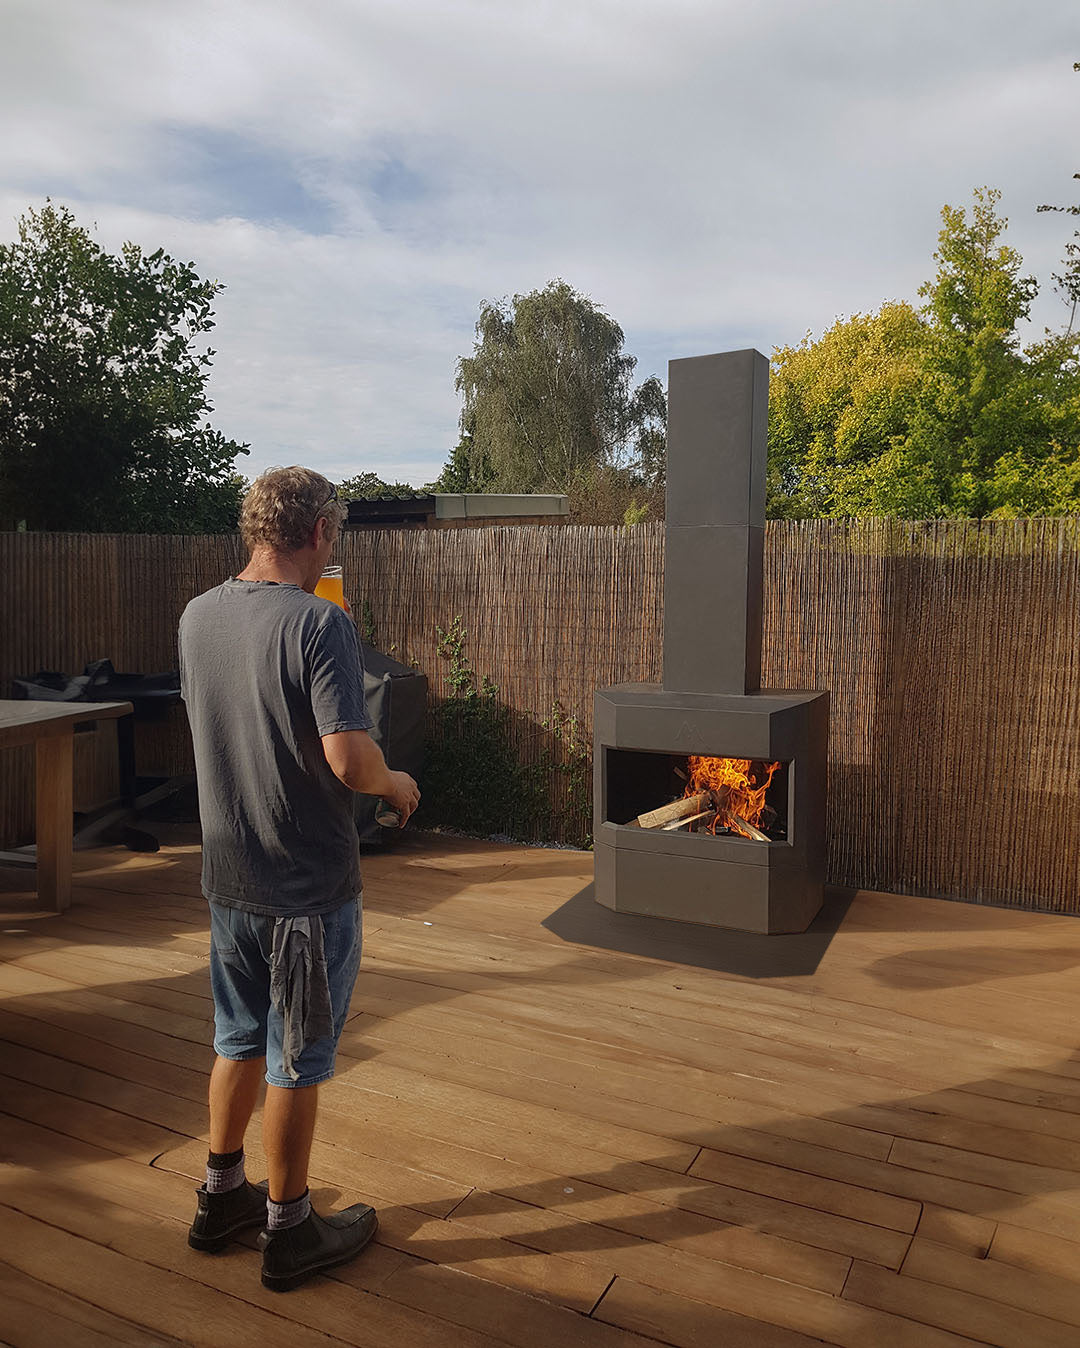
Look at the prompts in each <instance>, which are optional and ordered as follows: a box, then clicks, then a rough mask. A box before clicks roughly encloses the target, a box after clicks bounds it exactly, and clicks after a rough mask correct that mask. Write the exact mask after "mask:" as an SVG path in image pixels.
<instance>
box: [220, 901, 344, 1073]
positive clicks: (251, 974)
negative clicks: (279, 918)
mask: <svg viewBox="0 0 1080 1348" xmlns="http://www.w3.org/2000/svg"><path fill="white" fill-rule="evenodd" d="M318 920H319V921H321V922H322V924H323V946H324V949H325V951H326V970H327V974H328V976H329V984H330V1007H331V1011H332V1014H333V1021H334V1032H333V1034H332V1035H327V1036H326V1037H325V1038H322V1039H316V1040H315V1041H314V1042H312V1043H310V1044H305V1045H304V1050H303V1052H302V1053H301V1054H300V1056H299V1057H298V1058H296V1059H295V1061H294V1068H295V1070H296V1071H298V1072H299V1077H298V1078H297V1079H296V1080H294V1079H293V1078H292V1077H291V1076H288V1075H287V1074H286V1072H285V1071H284V1068H283V1066H282V1057H281V1035H282V1017H281V1013H280V1011H278V1010H277V1009H276V1008H275V1007H274V1006H273V1005H272V1004H271V1001H270V951H271V945H272V942H273V933H274V919H273V918H272V917H267V916H264V915H263V914H261V913H247V912H244V911H242V910H241V909H239V908H229V907H226V905H225V904H221V903H213V902H211V904H210V987H211V989H212V991H213V994H214V1052H215V1053H216V1054H217V1055H218V1056H219V1057H221V1058H231V1059H233V1060H234V1061H236V1062H243V1061H246V1060H247V1059H249V1058H265V1059H266V1080H267V1082H268V1083H269V1084H270V1085H271V1086H287V1087H292V1086H315V1085H317V1084H318V1083H319V1082H320V1081H329V1079H330V1078H331V1077H332V1076H333V1075H334V1060H335V1058H336V1057H337V1046H338V1040H339V1039H340V1038H341V1031H342V1030H343V1029H344V1028H345V1017H346V1016H347V1015H348V1014H349V1002H350V1001H351V999H352V990H353V984H354V983H355V982H356V975H357V973H358V972H359V971H360V954H361V949H362V946H363V915H362V909H361V903H360V899H359V898H357V899H352V900H350V901H349V902H348V903H344V904H342V906H341V907H340V908H335V909H334V911H333V912H330V913H324V914H323V915H322V917H321V918H320V919H318Z"/></svg>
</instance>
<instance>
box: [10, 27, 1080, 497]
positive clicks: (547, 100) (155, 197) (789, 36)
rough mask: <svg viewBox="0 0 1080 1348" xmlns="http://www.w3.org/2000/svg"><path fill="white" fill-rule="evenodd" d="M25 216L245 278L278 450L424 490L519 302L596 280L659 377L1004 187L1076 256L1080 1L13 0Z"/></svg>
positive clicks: (883, 294)
mask: <svg viewBox="0 0 1080 1348" xmlns="http://www.w3.org/2000/svg"><path fill="white" fill-rule="evenodd" d="M0 19H2V23H3V30H2V31H3V34H4V40H3V43H2V44H0V107H2V112H3V120H4V125H5V128H6V134H5V135H4V136H3V137H2V138H0V241H5V242H6V241H11V240H13V239H14V238H15V237H16V231H17V221H18V218H19V216H20V215H22V213H23V212H24V211H25V210H26V209H27V208H28V207H31V206H40V205H42V204H43V202H44V199H45V198H46V196H48V197H51V198H52V199H53V200H54V201H55V202H57V203H63V204H65V205H67V206H69V207H70V208H71V209H72V210H73V211H74V213H75V215H76V217H77V219H78V220H79V222H80V223H81V224H83V225H85V226H87V227H88V228H93V229H94V231H95V238H96V239H97V241H98V242H99V243H100V244H101V246H102V247H104V248H107V249H109V250H110V251H113V250H115V249H117V248H118V247H119V246H120V244H121V243H122V242H124V241H125V240H128V239H131V240H133V241H135V242H137V243H139V244H141V245H143V246H144V248H146V250H147V251H153V250H154V249H156V248H158V247H164V248H165V249H166V250H167V251H168V252H170V253H171V254H172V255H173V256H174V257H177V258H178V259H181V260H184V261H191V262H193V263H194V264H195V266H196V269H197V270H198V272H199V274H200V275H201V276H203V277H204V278H207V279H216V280H218V281H220V282H222V283H223V284H224V286H225V289H224V290H223V291H222V293H221V294H220V295H219V296H218V298H217V301H216V306H215V308H216V314H217V327H216V328H215V330H214V333H213V334H212V345H213V347H214V350H215V351H216V352H217V354H216V356H215V358H214V364H213V373H212V376H211V379H210V383H209V393H210V398H211V401H212V403H213V407H214V412H213V416H212V422H213V425H214V426H215V428H216V429H217V430H220V431H221V432H222V433H223V434H225V435H226V436H228V437H230V438H232V439H235V440H237V441H240V442H244V443H247V444H249V445H250V446H251V452H250V454H249V455H248V456H245V457H243V458H241V459H239V460H238V463H237V467H238V468H239V470H240V471H241V472H243V473H244V474H245V475H246V476H248V477H251V476H254V475H255V474H256V473H258V472H261V471H262V470H263V469H265V468H267V467H270V466H271V465H274V464H290V463H303V464H307V465H309V466H311V467H314V468H317V469H319V470H320V471H321V472H323V473H325V474H326V475H327V476H329V477H330V478H331V479H333V480H335V481H337V480H340V479H341V478H343V477H351V476H353V475H355V474H357V473H360V472H368V471H370V472H376V473H378V474H379V475H380V476H381V477H383V478H386V479H388V480H395V481H404V482H409V483H412V484H413V485H416V486H418V485H421V484H423V483H426V482H428V481H430V480H431V479H432V478H434V477H435V476H436V475H437V474H438V472H439V470H440V468H441V467H442V464H443V463H444V462H445V460H446V458H447V455H448V453H449V452H450V450H451V449H452V447H453V446H454V444H455V443H456V441H457V438H458V414H459V411H460V398H459V395H458V394H457V393H456V392H455V389H454V379H455V373H456V364H457V361H458V360H459V358H460V357H462V356H464V355H468V354H469V353H470V352H471V350H472V343H473V337H474V325H475V322H476V318H477V315H478V311H479V306H480V304H481V303H482V302H484V301H498V300H503V299H509V298H510V297H512V296H513V295H514V294H519V293H520V294H523V293H526V292H528V291H530V290H534V289H536V288H538V287H541V286H543V285H545V284H546V283H547V282H548V281H550V280H552V279H553V278H556V277H559V278H562V279H563V280H565V281H567V282H569V283H570V285H572V286H573V287H574V288H575V289H577V290H578V291H580V292H582V293H583V294H585V295H587V296H588V297H589V298H590V299H591V300H592V301H593V302H594V303H595V304H597V305H599V306H600V307H601V308H603V309H604V310H605V311H606V312H607V313H609V314H610V315H611V316H612V318H614V319H615V320H616V321H617V322H618V323H619V324H620V326H621V327H622V328H623V331H624V332H625V334H626V350H627V351H628V352H629V353H630V354H631V355H634V356H636V357H637V360H638V365H637V369H636V373H635V379H636V380H641V379H645V378H647V377H648V376H649V375H653V374H656V375H659V376H660V377H661V379H662V380H664V382H665V383H666V378H667V362H668V360H670V359H674V358H678V357H681V356H694V355H703V354H706V353H708V352H714V351H725V350H732V349H738V348H742V347H747V346H755V347H757V348H758V349H759V350H761V351H764V352H765V353H766V354H769V353H771V352H772V350H773V349H774V348H775V347H777V346H784V345H788V344H794V343H797V342H798V341H799V340H801V338H802V337H803V336H804V335H805V334H806V333H807V332H812V333H814V334H815V335H817V334H820V333H821V332H822V331H823V330H824V329H825V328H827V327H828V326H829V325H830V324H831V323H833V322H834V321H835V320H836V319H837V318H838V317H843V316H846V315H849V314H852V313H856V312H868V311H871V310H874V309H876V308H877V307H878V306H879V305H880V304H881V303H883V302H884V301H885V300H890V299H907V300H912V301H915V300H916V292H917V290H918V287H919V285H920V284H921V283H922V282H923V281H924V280H926V279H927V278H928V277H929V276H931V275H932V274H933V270H934V263H933V252H934V249H935V246H936V240H937V234H938V230H939V229H940V212H941V208H942V206H943V205H944V204H946V203H949V204H951V205H956V206H960V205H966V204H968V203H969V202H970V201H971V198H972V192H973V190H974V189H975V188H976V187H981V186H984V185H989V186H992V187H996V188H998V189H1000V191H1001V192H1002V201H1001V205H1000V208H999V209H1000V210H1001V211H1002V212H1003V213H1004V214H1005V215H1007V216H1008V218H1009V222H1010V223H1009V230H1008V234H1007V236H1006V237H1007V240H1008V242H1010V243H1011V244H1012V245H1013V246H1014V247H1016V248H1018V249H1019V250H1020V252H1021V253H1022V254H1023V256H1024V260H1025V263H1026V267H1025V270H1026V272H1028V273H1033V274H1035V275H1036V276H1037V277H1038V278H1039V280H1040V282H1041V283H1042V287H1043V289H1042V293H1041V295H1040V297H1039V299H1038V300H1037V301H1036V304H1035V306H1034V309H1033V313H1032V319H1033V322H1032V328H1031V335H1032V336H1033V337H1034V336H1037V335H1038V334H1039V333H1040V332H1041V331H1042V329H1043V328H1044V327H1045V326H1047V325H1051V326H1055V327H1056V326H1059V325H1060V324H1061V323H1062V322H1063V320H1064V319H1065V317H1066V314H1065V310H1064V307H1063V305H1062V304H1061V301H1060V300H1058V299H1057V298H1056V297H1055V296H1054V295H1053V293H1052V286H1051V280H1050V276H1051V273H1052V272H1053V271H1054V270H1055V269H1056V264H1057V263H1058V261H1059V260H1060V257H1061V254H1062V249H1063V245H1064V243H1065V241H1066V240H1067V239H1068V238H1069V237H1070V235H1071V232H1072V228H1073V226H1074V225H1075V224H1076V223H1077V222H1076V221H1073V220H1070V219H1069V217H1067V216H1062V215H1055V214H1049V213H1044V214H1041V215H1040V214H1037V213H1036V207H1037V206H1038V205H1040V204H1041V203H1043V202H1054V203H1066V202H1076V201H1080V183H1077V182H1074V181H1073V178H1072V175H1073V174H1074V173H1076V172H1080V74H1077V73H1074V72H1073V69H1072V63H1073V62H1074V61H1076V60H1080V5H1077V3H1076V0H1037V3H1034V4H1032V3H1030V2H1029V0H1024V2H1023V3H1019V2H1016V0H873V2H872V3H870V2H868V0H769V3H764V2H763V0H559V2H558V3H555V2H554V0H546V2H545V0H518V3H516V4H514V3H508V0H442V3H439V2H437V0H304V3H300V2H299V0H0Z"/></svg>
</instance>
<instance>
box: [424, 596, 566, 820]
mask: <svg viewBox="0 0 1080 1348" xmlns="http://www.w3.org/2000/svg"><path fill="white" fill-rule="evenodd" d="M435 630H436V635H437V638H438V642H437V647H436V649H437V651H438V654H439V656H440V658H441V659H443V660H445V661H446V662H447V670H446V673H445V674H444V676H443V684H444V687H445V689H446V690H447V694H448V695H447V696H446V697H444V698H442V699H441V700H440V701H438V702H436V704H435V707H434V709H433V711H432V714H431V718H430V721H429V727H430V734H429V740H428V746H427V761H426V765H425V770H424V798H423V801H422V802H421V805H420V812H419V814H418V822H420V823H427V824H429V825H436V824H441V825H443V826H445V827H450V828H455V829H459V830H461V832H463V833H471V834H474V835H479V836H486V835H489V834H492V833H498V834H505V835H506V836H508V837H512V838H520V839H522V840H525V841H544V842H553V841H572V842H576V843H578V844H579V845H580V844H586V845H587V844H588V832H587V830H588V823H587V821H588V817H589V785H588V784H589V781H590V778H591V759H590V754H589V747H588V745H587V744H586V743H585V742H584V741H583V740H582V737H581V735H580V732H579V728H578V722H577V718H576V717H573V716H568V715H567V714H566V712H565V711H564V709H563V708H562V707H561V705H560V704H558V703H555V704H554V706H553V707H552V709H551V712H550V714H549V715H548V716H547V717H546V718H545V719H544V720H542V721H540V722H539V723H537V721H536V720H535V719H534V718H531V717H523V716H517V717H515V714H514V713H513V712H511V710H510V708H509V707H507V706H506V705H505V703H502V702H500V701H499V697H498V692H499V690H498V687H497V685H496V684H494V683H493V682H492V681H491V679H489V678H488V677H487V676H486V675H479V674H478V673H477V671H476V670H475V669H474V668H473V666H472V663H471V661H470V660H469V657H468V655H467V653H466V649H465V648H466V642H467V640H468V632H467V630H466V629H465V626H464V623H463V621H462V619H461V617H460V615H459V616H457V617H455V618H454V619H453V621H452V622H451V623H450V624H449V625H448V626H447V627H445V628H443V627H436V629H435ZM538 729H540V730H543V731H546V732H547V737H548V742H546V743H543V744H542V746H541V748H540V751H539V753H538V754H537V755H536V756H535V757H534V759H533V761H531V762H524V761H523V760H522V756H521V752H520V749H519V745H520V744H521V742H522V740H525V741H529V740H533V741H535V739H536V732H537V730H538ZM560 780H561V783H562V790H561V791H559V790H558V789H557V787H558V784H559V782H560ZM556 797H559V798H560V802H561V803H559V804H558V805H556V803H555V801H556Z"/></svg>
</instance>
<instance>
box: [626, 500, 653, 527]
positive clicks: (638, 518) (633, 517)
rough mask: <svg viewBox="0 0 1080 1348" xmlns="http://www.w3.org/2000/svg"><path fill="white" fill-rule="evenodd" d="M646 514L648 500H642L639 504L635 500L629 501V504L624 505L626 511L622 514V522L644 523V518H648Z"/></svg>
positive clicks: (647, 512) (628, 523) (647, 511)
mask: <svg viewBox="0 0 1080 1348" xmlns="http://www.w3.org/2000/svg"><path fill="white" fill-rule="evenodd" d="M648 515H649V503H648V501H642V503H641V505H638V503H637V502H636V501H631V502H630V504H629V505H628V506H627V507H626V511H625V513H624V515H623V521H622V522H623V524H626V525H631V524H644V523H645V520H646V519H647V518H648Z"/></svg>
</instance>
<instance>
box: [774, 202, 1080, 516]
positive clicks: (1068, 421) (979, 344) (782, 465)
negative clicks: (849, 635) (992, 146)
mask: <svg viewBox="0 0 1080 1348" xmlns="http://www.w3.org/2000/svg"><path fill="white" fill-rule="evenodd" d="M998 200H999V194H998V193H997V192H995V191H991V190H989V189H986V190H984V191H981V192H976V193H975V200H974V203H973V206H972V210H971V213H970V215H968V213H967V212H965V211H964V210H962V209H957V208H954V207H951V206H946V207H945V208H944V210H943V211H942V230H941V233H940V236H939V243H938V250H937V252H936V253H935V255H934V256H935V260H936V262H937V271H936V274H935V276H934V278H933V279H932V280H931V281H928V282H927V283H926V284H925V285H924V286H923V287H922V288H921V290H920V292H919V293H920V295H921V296H922V298H923V299H924V301H925V304H924V307H923V309H922V310H921V312H916V310H915V309H913V308H912V307H911V306H910V305H907V304H901V303H893V304H887V305H884V306H883V307H882V309H881V310H880V311H879V312H878V313H876V314H872V315H867V316H862V315H856V316H855V317H854V318H851V319H847V320H843V321H841V322H838V323H836V324H835V325H834V326H833V327H832V328H830V329H829V330H828V332H826V333H825V334H824V336H823V337H822V338H821V339H820V340H819V341H817V342H812V341H810V339H809V338H808V339H807V340H806V341H804V342H803V344H802V345H801V346H800V347H797V348H782V349H778V350H777V351H776V352H775V353H774V378H773V382H772V387H771V390H770V409H769V456H770V459H769V468H768V484H767V485H768V510H769V513H770V514H771V515H773V516H798V515H840V516H847V515H897V516H900V517H903V518H908V519H918V518H929V517H934V516H976V517H982V516H987V515H1015V514H1060V513H1065V512H1072V511H1075V510H1077V509H1080V496H1078V495H1077V483H1078V478H1080V470H1078V446H1080V371H1078V367H1077V341H1076V338H1074V337H1071V336H1070V335H1069V333H1067V332H1066V333H1060V334H1056V335H1055V334H1047V336H1046V338H1045V339H1044V340H1043V341H1042V342H1038V343H1034V344H1032V345H1030V346H1029V347H1028V348H1027V349H1021V345H1020V337H1019V331H1018V325H1019V324H1020V323H1021V322H1022V321H1023V320H1024V319H1026V318H1027V316H1028V313H1029V310H1030V306H1031V301H1032V299H1033V298H1034V296H1035V294H1036V292H1037V285H1036V282H1035V280H1034V278H1032V277H1029V276H1024V275H1022V267H1023V260H1022V259H1021V257H1020V255H1019V253H1017V252H1016V250H1015V249H1013V248H1011V247H1009V246H1008V245H1006V244H1005V243H1004V242H1003V241H1002V236H1003V234H1004V232H1005V229H1006V225H1007V221H1005V220H1004V219H1003V218H1001V217H1000V216H999V215H998V214H997V203H998Z"/></svg>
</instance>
